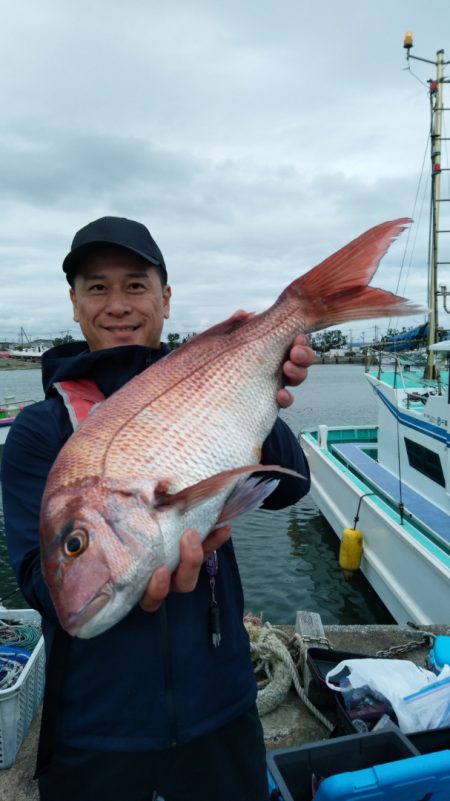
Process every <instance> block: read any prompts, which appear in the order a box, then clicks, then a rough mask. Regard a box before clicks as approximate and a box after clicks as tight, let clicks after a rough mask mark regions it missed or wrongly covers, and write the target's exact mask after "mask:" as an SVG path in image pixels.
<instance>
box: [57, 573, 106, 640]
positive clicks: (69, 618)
mask: <svg viewBox="0 0 450 801" xmlns="http://www.w3.org/2000/svg"><path fill="white" fill-rule="evenodd" d="M113 597H114V593H113V590H112V587H111V585H109V584H105V586H104V587H103V588H102V589H101V591H100V592H98V593H96V594H95V595H94V596H93V597H92V598H89V600H88V601H86V603H85V604H84V606H82V607H81V609H77V610H76V612H69V613H67V614H65V615H63V620H62V621H61V623H62V626H63V628H64V629H65V630H66V631H67V632H68V633H69V634H71V635H72V636H73V637H79V636H83V634H82V631H87V630H88V629H90V628H92V629H93V628H94V627H95V619H96V618H97V616H98V615H99V613H100V612H102V610H103V609H104V608H105V607H106V606H107V605H108V604H109V603H110V601H111V600H112V598H113ZM84 636H85V635H84ZM87 636H90V635H87Z"/></svg>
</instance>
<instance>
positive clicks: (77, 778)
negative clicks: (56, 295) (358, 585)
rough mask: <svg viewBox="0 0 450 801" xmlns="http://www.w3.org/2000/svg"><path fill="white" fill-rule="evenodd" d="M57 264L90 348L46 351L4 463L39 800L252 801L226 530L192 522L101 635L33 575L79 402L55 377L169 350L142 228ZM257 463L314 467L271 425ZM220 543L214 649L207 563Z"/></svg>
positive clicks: (106, 228)
mask: <svg viewBox="0 0 450 801" xmlns="http://www.w3.org/2000/svg"><path fill="white" fill-rule="evenodd" d="M63 269H64V271H65V273H66V276H67V280H68V281H69V284H70V298H71V301H72V305H73V313H74V319H75V320H76V321H77V322H78V323H79V324H80V327H81V330H82V332H83V335H84V337H85V339H86V342H77V343H70V344H69V345H65V346H60V347H58V348H53V349H52V350H51V351H49V352H47V353H46V354H45V355H44V357H43V363H42V370H43V383H44V388H45V391H46V399H45V400H44V401H42V402H41V403H36V404H34V405H32V406H30V407H28V408H27V409H25V410H24V411H23V412H22V413H21V414H20V416H19V417H18V419H17V421H16V423H15V425H14V427H13V429H12V431H11V433H10V435H9V437H8V440H7V443H6V445H5V448H4V453H3V459H2V487H3V495H4V513H5V522H6V531H7V541H8V548H9V554H10V559H11V563H12V566H13V568H14V570H15V573H16V576H17V580H18V582H19V585H20V587H21V589H22V592H23V594H24V596H25V598H26V599H27V601H28V603H29V604H30V606H32V607H34V608H36V609H38V610H39V612H40V613H41V614H42V618H43V631H44V636H45V641H46V650H47V656H48V668H47V682H46V697H45V703H44V714H43V727H42V731H41V742H40V751H39V758H38V768H37V775H38V776H39V788H40V797H41V799H42V801H115V800H116V799H117V801H119V800H120V801H123V799H126V801H151V799H152V798H153V794H154V793H155V794H156V793H157V792H159V793H160V794H161V795H162V796H163V797H164V799H165V801H213V799H214V801H229V799H231V798H233V801H262V800H263V799H264V798H265V797H266V796H267V784H266V775H265V755H264V743H263V738H262V731H261V726H260V723H259V720H258V716H257V713H256V708H255V696H256V688H255V680H254V675H253V669H252V664H251V660H250V657H249V647H248V638H247V634H246V631H245V628H244V626H243V622H242V614H243V599H242V588H241V584H240V579H239V572H238V569H237V565H236V561H235V557H234V552H233V546H232V543H231V540H230V534H231V531H230V529H229V528H228V527H224V528H222V529H220V530H218V531H216V532H214V533H212V534H210V535H209V536H208V537H207V539H206V540H205V541H204V542H203V544H202V543H201V542H200V538H199V535H198V533H197V532H196V531H193V530H189V531H186V532H185V533H184V535H183V537H182V540H181V561H180V564H179V567H178V568H177V570H176V571H175V572H174V573H173V575H170V573H169V571H168V569H167V568H165V567H160V568H159V569H158V570H156V571H155V572H154V574H153V575H152V577H151V579H150V581H149V583H148V586H147V589H146V591H145V593H144V595H143V597H142V599H141V602H140V605H139V606H137V607H136V608H135V609H133V610H132V611H131V612H130V614H129V615H127V616H126V617H125V618H124V619H123V620H122V621H120V622H119V623H118V624H116V625H115V626H113V627H112V628H111V629H109V630H108V631H106V632H104V633H103V634H101V635H99V636H98V637H94V638H93V639H91V640H80V639H77V638H71V637H69V636H68V635H67V634H66V633H65V632H63V631H62V629H61V628H60V626H59V623H58V620H57V617H56V613H55V610H54V608H53V605H52V603H51V600H50V597H49V593H48V590H47V587H46V585H45V583H44V581H43V578H42V574H41V567H40V554H39V537H38V523H39V511H40V502H41V498H42V494H43V491H44V487H45V482H46V478H47V476H48V473H49V470H50V468H51V466H52V464H53V462H54V460H55V458H56V456H57V454H58V452H59V450H60V449H61V447H62V446H63V445H64V443H65V442H66V440H67V439H68V437H69V436H70V434H71V433H72V430H73V426H72V422H71V420H72V419H73V417H72V414H73V411H74V409H73V407H72V406H71V403H70V398H69V401H67V397H66V403H64V402H63V398H62V397H61V395H59V394H58V391H57V386H59V385H60V382H61V381H72V382H77V381H80V380H81V379H89V380H90V381H93V382H94V383H95V386H96V387H97V388H98V390H100V391H101V393H103V395H104V396H106V397H107V396H109V395H111V394H112V393H113V392H115V391H116V390H117V389H119V387H121V386H122V385H123V384H124V383H125V382H126V381H128V380H130V379H131V378H132V377H133V376H135V375H137V374H138V373H139V372H141V371H142V370H143V369H145V368H146V367H147V366H149V365H150V364H152V363H153V362H155V361H156V360H158V359H160V358H162V357H164V355H166V353H167V352H168V349H167V347H166V346H165V345H164V344H161V332H162V328H163V323H164V319H166V318H167V317H168V316H169V312H170V300H171V288H170V286H169V285H168V283H167V271H166V266H165V263H164V259H163V256H162V253H161V251H160V250H159V248H158V246H157V244H156V242H155V241H154V240H153V238H152V237H151V235H150V232H149V231H148V230H147V228H145V226H143V225H141V224H140V223H137V222H134V221H132V220H128V219H125V218H117V217H104V218H101V219H100V220H96V221H94V222H92V223H90V224H88V225H87V226H85V227H84V228H82V229H81V230H80V231H79V232H78V233H77V234H76V236H75V238H74V240H73V243H72V247H71V251H70V253H69V254H68V255H67V257H66V259H65V260H64V263H63ZM238 314H239V313H238ZM313 358H314V357H313V353H312V351H311V349H310V348H309V347H308V345H307V341H306V338H305V337H302V336H300V337H297V339H296V340H295V342H294V343H293V346H292V348H291V351H290V354H289V358H288V359H287V361H286V362H285V364H284V366H283V370H284V373H285V376H286V382H287V383H290V384H298V383H300V381H301V380H303V378H304V377H305V375H306V368H307V367H308V366H309V365H310V364H311V363H312V361H313ZM291 400H292V398H291V395H290V393H289V392H288V391H287V390H286V389H281V390H280V391H279V393H278V403H279V405H280V406H288V405H289V403H290V402H291ZM261 461H262V462H265V463H266V464H273V463H275V464H281V465H283V466H286V467H290V468H293V469H295V470H297V471H298V472H299V473H301V474H303V475H305V476H308V475H309V473H308V467H307V465H306V462H305V459H304V457H303V454H302V451H301V450H300V448H299V446H298V444H297V442H296V440H295V438H294V436H293V434H292V433H291V432H290V430H289V429H288V427H287V426H286V425H285V424H284V423H283V422H282V421H281V420H277V422H276V424H275V426H274V428H273V430H272V432H271V434H270V435H269V437H268V438H267V440H266V442H265V443H264V446H263V452H262V459H261ZM308 488H309V479H308V478H306V479H304V480H301V479H296V478H292V477H291V476H283V477H282V478H281V481H280V483H279V485H278V487H277V488H276V490H275V491H274V492H273V493H272V495H271V496H270V497H269V498H268V499H266V501H265V504H264V505H265V507H266V508H269V509H274V508H280V507H283V506H287V505H290V504H292V503H295V502H296V501H297V500H298V499H299V498H300V497H301V496H302V495H303V494H305V492H307V491H308ZM214 551H216V552H217V554H218V559H217V561H218V573H217V575H216V578H215V594H216V598H217V602H218V604H219V606H220V610H221V615H220V635H221V639H220V645H219V646H218V647H215V645H214V643H213V642H212V638H211V631H210V627H209V622H208V611H209V608H210V601H211V587H210V577H209V576H208V572H207V570H206V569H205V566H204V565H203V563H204V561H205V559H206V557H207V556H208V555H210V554H212V553H213V552H214ZM149 613H151V614H149ZM216 645H217V643H216Z"/></svg>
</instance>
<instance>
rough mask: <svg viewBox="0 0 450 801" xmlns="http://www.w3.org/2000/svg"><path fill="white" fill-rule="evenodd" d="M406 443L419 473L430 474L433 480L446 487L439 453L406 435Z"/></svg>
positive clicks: (412, 463) (411, 460)
mask: <svg viewBox="0 0 450 801" xmlns="http://www.w3.org/2000/svg"><path fill="white" fill-rule="evenodd" d="M405 445H406V452H407V454H408V461H409V463H410V465H411V467H414V468H415V469H416V470H418V471H419V473H423V475H424V476H428V478H431V480H432V481H435V482H436V483H437V484H440V485H441V487H445V478H444V473H443V471H442V465H441V460H440V458H439V454H437V453H435V452H434V451H431V450H430V449H429V448H425V447H424V445H419V443H418V442H414V441H413V440H412V439H408V438H407V437H405Z"/></svg>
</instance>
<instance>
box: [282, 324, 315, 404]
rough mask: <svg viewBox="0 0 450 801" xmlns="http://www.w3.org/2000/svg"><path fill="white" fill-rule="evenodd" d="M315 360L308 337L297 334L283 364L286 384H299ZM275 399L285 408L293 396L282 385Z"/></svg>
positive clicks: (293, 385) (291, 401)
mask: <svg viewBox="0 0 450 801" xmlns="http://www.w3.org/2000/svg"><path fill="white" fill-rule="evenodd" d="M315 361H316V357H315V354H314V351H313V349H312V348H311V347H310V345H309V339H308V337H307V336H306V335H305V334H299V335H298V336H297V337H295V339H294V342H293V343H292V347H291V350H290V351H289V358H288V359H287V361H285V362H284V364H283V373H284V375H285V377H286V384H288V386H291V387H297V386H298V385H299V384H301V383H302V381H304V380H305V378H306V376H307V375H308V367H311V365H312V364H314V362H315ZM277 401H278V404H279V406H281V408H282V409H286V408H287V407H288V406H290V405H291V403H293V402H294V396H293V395H292V393H291V392H289V390H287V389H285V387H283V388H282V389H279V390H278V392H277Z"/></svg>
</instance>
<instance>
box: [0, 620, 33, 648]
mask: <svg viewBox="0 0 450 801" xmlns="http://www.w3.org/2000/svg"><path fill="white" fill-rule="evenodd" d="M40 636H41V628H40V626H39V625H38V624H33V623H18V622H17V623H8V622H7V621H6V620H1V619H0V645H15V646H19V647H20V648H28V650H29V651H32V650H33V648H34V647H35V646H36V645H37V644H38V642H39V637H40Z"/></svg>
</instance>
